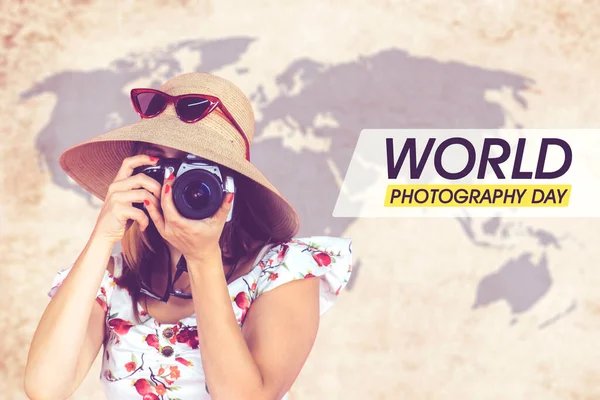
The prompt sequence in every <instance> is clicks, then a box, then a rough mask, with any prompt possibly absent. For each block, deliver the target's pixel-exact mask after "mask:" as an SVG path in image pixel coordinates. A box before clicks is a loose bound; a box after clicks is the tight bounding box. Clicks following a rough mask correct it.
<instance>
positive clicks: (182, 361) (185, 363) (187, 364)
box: [159, 357, 194, 375]
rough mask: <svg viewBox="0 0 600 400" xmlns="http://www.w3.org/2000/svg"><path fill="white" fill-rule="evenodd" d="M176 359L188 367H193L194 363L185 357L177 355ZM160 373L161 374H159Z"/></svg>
mask: <svg viewBox="0 0 600 400" xmlns="http://www.w3.org/2000/svg"><path fill="white" fill-rule="evenodd" d="M175 361H177V362H180V363H182V364H183V365H185V366H186V367H191V366H192V365H194V363H193V362H191V361H188V360H186V359H185V358H183V357H177V358H176V359H175ZM159 375H160V374H159Z"/></svg>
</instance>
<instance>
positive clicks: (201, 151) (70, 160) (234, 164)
mask: <svg viewBox="0 0 600 400" xmlns="http://www.w3.org/2000/svg"><path fill="white" fill-rule="evenodd" d="M205 119H206V120H207V121H204V120H202V121H199V122H198V123H194V124H189V123H185V122H183V121H181V120H179V119H178V118H177V116H176V115H173V114H170V113H165V115H161V117H160V118H151V119H141V120H140V121H139V122H135V123H133V124H129V125H125V126H122V127H120V128H117V129H113V130H111V131H108V132H106V133H103V134H101V135H98V136H95V137H93V138H91V139H89V140H87V141H85V142H82V143H79V144H77V145H74V146H72V147H70V148H68V149H67V150H65V151H64V152H63V153H62V154H61V155H60V157H59V164H60V166H61V168H62V169H63V170H64V171H65V172H66V173H67V174H68V175H69V176H70V177H71V178H72V179H73V180H74V181H75V182H76V183H77V184H78V185H80V186H81V187H82V188H84V189H85V190H87V191H88V192H90V193H91V194H93V195H94V196H96V197H97V198H98V199H100V200H102V201H104V200H105V198H106V194H107V192H108V187H109V186H110V184H111V183H112V182H113V181H114V179H115V176H116V175H117V172H118V171H119V169H120V168H121V165H122V163H123V160H124V159H125V158H127V157H130V156H132V155H133V154H132V148H133V145H134V143H135V142H140V141H141V142H149V143H155V144H159V145H163V146H167V147H172V148H175V149H178V150H181V151H185V152H187V153H190V154H195V155H197V156H199V157H202V158H205V159H207V160H210V161H212V162H215V163H217V164H220V165H223V166H225V167H227V168H230V169H232V170H234V171H236V172H238V173H239V174H241V175H242V176H244V177H246V178H248V179H247V181H248V182H247V186H246V187H247V189H246V190H245V192H246V193H247V196H248V198H247V201H248V203H249V204H250V206H251V207H252V208H253V211H255V212H256V213H257V214H258V215H261V216H262V217H264V222H265V223H266V224H267V225H268V226H270V227H271V231H272V238H273V239H274V240H285V239H287V238H291V237H293V236H295V235H296V234H297V232H298V230H299V217H298V214H297V212H296V210H295V209H294V208H293V206H292V205H291V204H290V203H289V202H288V201H287V200H286V199H285V198H284V197H283V196H282V195H281V193H280V192H279V191H278V190H277V189H276V188H275V186H274V185H273V184H272V183H271V182H270V181H269V180H268V179H267V178H266V177H265V176H264V174H263V173H262V172H260V170H259V169H258V168H256V167H255V166H254V165H253V164H252V163H251V162H249V161H248V160H246V159H245V158H244V157H243V156H240V152H239V149H236V148H235V146H232V145H229V144H230V143H229V142H231V144H232V143H234V142H235V137H234V136H232V135H237V134H238V133H237V131H235V130H233V131H232V126H231V125H230V124H228V123H227V122H226V121H225V120H224V119H222V118H219V117H212V118H211V115H209V116H207V118H205ZM167 131H168V134H165V132H167ZM228 137H231V139H230V140H228V139H227V138H228ZM238 186H239V183H238Z"/></svg>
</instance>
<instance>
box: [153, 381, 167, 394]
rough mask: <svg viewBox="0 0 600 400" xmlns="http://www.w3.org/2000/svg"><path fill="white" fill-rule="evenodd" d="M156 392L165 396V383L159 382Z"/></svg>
mask: <svg viewBox="0 0 600 400" xmlns="http://www.w3.org/2000/svg"><path fill="white" fill-rule="evenodd" d="M155 389H156V393H158V395H159V396H164V395H165V393H167V389H166V388H165V385H163V384H162V383H159V384H158V385H156V388H155Z"/></svg>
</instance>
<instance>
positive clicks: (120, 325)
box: [108, 318, 133, 335]
mask: <svg viewBox="0 0 600 400" xmlns="http://www.w3.org/2000/svg"><path fill="white" fill-rule="evenodd" d="M108 325H109V326H110V327H111V328H113V330H114V331H115V333H116V334H117V335H125V334H127V332H129V328H131V327H132V326H133V325H132V323H131V322H130V321H124V320H122V319H121V318H113V319H111V320H110V321H108Z"/></svg>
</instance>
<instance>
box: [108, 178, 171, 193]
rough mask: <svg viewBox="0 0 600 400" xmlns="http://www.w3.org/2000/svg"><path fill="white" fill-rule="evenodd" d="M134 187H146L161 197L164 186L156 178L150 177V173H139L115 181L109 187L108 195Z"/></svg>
mask: <svg viewBox="0 0 600 400" xmlns="http://www.w3.org/2000/svg"><path fill="white" fill-rule="evenodd" d="M132 189H146V190H147V191H149V192H150V193H152V194H153V195H154V196H156V198H160V193H161V190H162V187H161V184H160V183H158V182H157V181H156V180H155V179H153V178H150V177H149V176H148V175H146V174H137V175H134V176H130V177H128V178H125V179H123V180H120V181H117V182H113V183H112V184H111V185H110V186H109V187H108V193H107V197H108V196H109V195H111V194H112V193H116V192H125V191H128V190H132Z"/></svg>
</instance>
